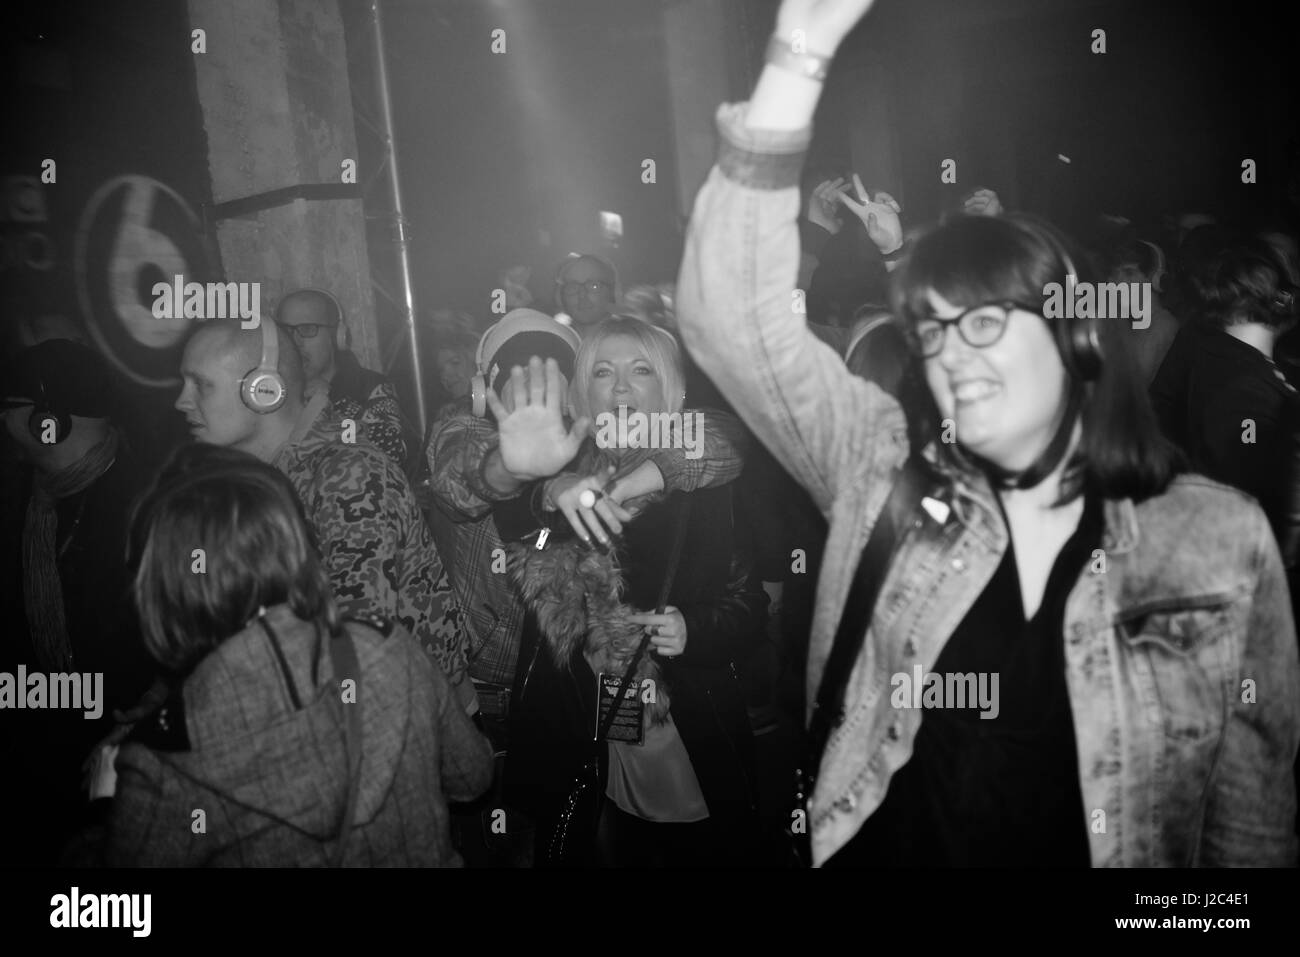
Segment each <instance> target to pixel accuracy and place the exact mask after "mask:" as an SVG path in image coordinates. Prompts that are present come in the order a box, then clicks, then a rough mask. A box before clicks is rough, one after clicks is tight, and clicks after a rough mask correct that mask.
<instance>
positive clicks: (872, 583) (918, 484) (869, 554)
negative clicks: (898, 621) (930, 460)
mask: <svg viewBox="0 0 1300 957" xmlns="http://www.w3.org/2000/svg"><path fill="white" fill-rule="evenodd" d="M926 485H927V483H926V481H925V474H924V471H923V466H922V464H921V462H920V461H919V460H918V459H917V457H916V456H915V455H913V456H912V457H910V458H909V459H908V460H907V462H906V463H905V464H904V466H903V468H902V470H901V471H900V472H899V473H898V477H897V478H896V479H895V480H894V487H893V488H892V489H890V492H889V498H888V499H887V500H886V501H885V507H884V508H883V509H882V510H881V513H880V517H879V518H877V519H876V524H875V527H874V528H872V530H871V537H870V538H869V539H868V540H867V544H866V547H864V548H863V549H862V556H861V558H859V560H858V568H857V572H856V573H855V574H854V578H853V584H852V585H851V586H850V587H849V596H848V599H847V601H846V602H845V605H844V612H843V614H842V615H841V616H840V623H839V626H838V628H837V629H836V631H835V640H834V642H833V643H832V644H831V653H830V655H829V657H828V658H827V659H826V668H825V670H824V671H823V672H822V680H821V685H820V688H819V689H818V692H817V700H816V702H815V703H814V705H813V712H812V717H811V720H810V721H809V725H808V751H807V756H806V758H805V766H804V767H803V768H802V769H801V772H800V775H799V777H800V785H801V787H800V790H801V791H802V796H803V797H804V798H805V799H806V798H809V797H811V796H812V785H813V783H814V782H815V781H816V778H817V770H818V768H819V767H820V765H821V758H822V752H823V751H824V750H825V749H826V742H827V740H828V739H829V738H830V733H831V731H832V730H833V729H834V728H835V726H836V725H838V724H839V722H840V721H841V720H842V719H843V716H844V692H845V690H846V689H847V688H848V683H849V677H850V676H851V675H852V673H853V664H854V662H855V661H857V658H858V653H859V652H860V651H861V650H862V645H863V642H865V641H866V637H867V629H868V628H869V627H870V625H871V616H872V613H873V612H874V610H875V606H876V599H877V597H878V596H879V594H880V588H881V585H882V584H884V581H885V575H886V573H887V572H888V571H889V565H890V559H891V557H892V556H893V552H894V547H895V546H896V545H897V544H898V542H899V540H900V539H901V538H902V535H903V531H904V529H905V528H906V526H907V522H908V520H909V519H910V518H911V517H912V516H913V515H914V514H915V512H916V507H917V505H919V504H920V502H921V499H922V498H923V497H924V495H925V490H926Z"/></svg>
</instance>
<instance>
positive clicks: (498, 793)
mask: <svg viewBox="0 0 1300 957" xmlns="http://www.w3.org/2000/svg"><path fill="white" fill-rule="evenodd" d="M870 6H871V0H823V2H822V3H820V4H818V5H815V6H814V5H812V4H809V3H807V2H805V0H784V2H783V3H782V5H781V10H780V12H779V13H778V19H777V24H776V30H775V36H774V40H773V44H772V45H771V47H770V48H769V55H768V63H767V65H766V67H765V69H764V71H763V73H762V75H761V77H760V78H759V80H758V82H757V85H756V87H755V90H754V92H753V95H752V97H751V99H750V100H749V101H748V102H747V103H741V104H728V105H724V106H722V107H721V108H720V109H719V112H718V131H719V134H720V144H721V145H720V150H719V155H718V159H717V163H716V165H715V166H714V168H713V170H712V171H711V173H710V175H709V177H708V180H707V181H706V183H705V184H704V186H703V188H702V189H701V191H700V193H699V195H698V197H697V199H696V203H695V208H694V215H693V217H692V221H691V225H690V230H689V233H688V236H687V239H686V243H685V248H684V251H683V255H682V260H681V265H680V271H679V275H678V277H677V281H676V282H675V283H671V282H658V283H645V284H642V285H637V286H633V287H630V288H628V289H624V288H623V285H622V282H621V280H620V277H619V275H618V272H617V270H616V268H615V267H614V265H613V263H611V262H610V261H609V260H608V259H606V258H603V257H602V256H600V255H596V254H581V255H572V256H570V257H569V258H566V259H565V260H564V261H563V262H561V263H559V264H558V266H557V268H556V272H555V275H554V283H553V291H552V293H553V294H552V301H551V302H550V303H549V305H551V306H553V308H552V309H550V310H549V311H544V308H543V307H544V306H546V305H548V304H547V303H546V302H545V297H535V296H534V295H533V294H532V293H531V292H530V291H529V289H528V288H527V283H526V279H527V277H526V275H524V274H521V272H520V271H519V270H507V271H506V272H505V273H503V283H504V288H505V289H506V290H507V294H508V295H507V302H508V306H509V308H508V311H507V312H506V313H505V315H504V316H502V317H501V318H500V319H499V320H498V321H496V322H495V323H494V324H492V325H491V326H489V327H487V328H481V327H480V326H479V324H478V323H477V322H476V320H475V319H474V317H472V316H468V315H466V314H464V313H457V312H454V311H450V310H443V311H438V312H436V313H435V314H434V316H433V320H434V321H433V334H432V335H431V336H430V337H429V343H428V344H429V346H430V356H431V357H432V359H433V361H432V362H430V363H428V364H427V368H426V369H425V373H426V375H427V377H428V380H429V383H428V384H429V385H430V387H431V391H432V392H435V393H437V394H438V395H439V396H440V399H439V401H438V402H436V403H435V407H434V408H433V409H432V410H431V411H432V412H433V413H434V414H433V415H432V416H431V424H430V427H429V429H428V431H427V434H426V435H424V436H420V435H418V434H415V433H414V432H413V431H412V429H411V427H410V425H409V423H410V421H412V420H413V417H412V416H409V415H407V414H405V413H404V411H403V409H402V408H401V404H400V402H399V400H398V396H397V393H396V391H395V390H394V388H393V386H392V384H391V383H390V382H389V381H388V379H386V378H385V376H384V375H383V374H381V373H379V372H375V371H372V370H368V369H366V368H364V367H362V365H361V364H360V363H359V362H358V360H357V358H356V356H355V355H354V354H353V353H352V352H351V351H350V339H349V336H350V333H349V330H348V323H347V320H346V317H345V316H344V312H343V309H342V307H341V306H340V304H339V302H338V300H337V299H336V298H335V296H334V295H332V294H331V293H330V292H329V291H328V290H326V289H319V288H304V289H298V290H295V291H293V292H291V293H289V294H288V295H286V296H284V297H283V298H282V299H281V300H280V301H279V302H278V303H277V304H276V308H275V311H274V315H273V316H272V315H268V316H265V317H263V321H262V322H261V323H260V324H259V325H258V326H257V328H252V329H246V328H243V325H242V324H241V323H240V322H239V321H238V320H221V319H214V320H208V321H204V322H201V323H198V324H197V325H196V328H195V329H194V330H193V331H192V333H191V334H190V337H189V339H188V341H187V343H186V346H185V349H184V353H183V357H182V360H181V365H180V368H179V370H178V372H179V375H180V377H181V380H182V382H183V386H182V389H181V391H180V393H179V396H178V397H177V398H176V400H175V408H176V410H177V411H178V412H179V413H180V414H181V415H183V416H184V418H185V420H186V423H187V424H188V426H189V429H190V432H191V435H192V438H193V442H191V443H188V444H185V445H183V446H182V447H180V448H178V449H176V450H175V451H174V453H173V454H172V455H171V456H170V457H169V458H168V459H167V461H166V462H165V463H163V464H162V466H161V467H160V468H158V469H156V470H149V469H147V468H145V466H144V465H143V464H142V463H140V462H139V461H138V460H137V459H136V458H135V457H134V455H133V454H132V450H131V448H130V446H129V442H127V441H126V440H125V438H124V430H123V428H122V423H120V422H114V421H113V420H112V418H111V414H110V411H109V410H110V408H111V404H110V403H109V401H108V399H107V397H108V396H109V394H110V393H111V381H110V376H109V373H108V370H107V369H106V367H105V365H104V363H103V361H102V360H101V358H100V357H99V355H98V354H97V353H96V352H95V351H94V350H93V349H91V348H90V347H88V346H85V345H82V344H79V343H75V342H71V341H67V340H48V341H46V342H42V343H40V344H38V345H36V346H34V347H31V348H28V349H27V350H25V351H24V352H22V353H20V354H18V355H16V356H14V357H13V358H12V361H11V364H10V367H9V370H8V372H7V373H6V376H5V379H4V389H3V391H4V411H3V415H4V418H5V432H6V436H7V440H8V445H9V447H10V448H11V449H12V450H14V451H16V453H17V455H16V458H17V460H18V461H20V462H21V463H22V468H21V469H19V470H17V471H15V472H14V473H13V475H14V477H13V478H12V479H7V480H6V481H7V482H9V484H10V485H11V486H12V491H13V492H14V494H13V495H6V500H7V501H9V502H12V503H14V504H15V506H17V507H16V508H9V509H6V512H5V516H4V521H5V528H6V535H5V539H4V540H5V542H6V558H5V562H6V565H5V572H4V579H3V580H4V585H3V588H4V592H3V595H4V597H3V601H4V603H5V605H6V607H5V609H4V612H3V614H4V616H5V618H4V620H6V621H7V622H9V623H11V626H12V625H16V626H17V627H10V628H9V636H8V637H7V638H6V642H5V655H4V661H3V662H2V664H3V670H4V671H6V672H8V673H10V674H19V673H20V672H19V669H20V668H25V669H26V671H27V672H30V673H35V672H43V673H48V674H50V675H55V674H63V673H67V674H72V673H91V672H99V673H102V674H103V675H104V688H105V698H104V702H103V705H104V706H103V709H102V715H98V716H96V717H95V719H94V720H87V718H90V717H91V715H90V714H89V713H86V714H85V715H83V714H82V713H81V712H80V711H76V712H66V713H65V712H57V711H55V712H52V711H48V710H41V708H40V707H39V706H32V707H31V708H30V709H28V710H22V709H17V710H6V711H5V712H4V713H3V714H2V715H0V721H3V722H4V725H5V730H6V732H8V733H7V745H6V747H7V749H8V751H7V753H6V758H7V762H6V766H7V767H9V768H11V769H17V770H16V773H13V774H11V783H10V784H9V785H8V786H7V787H6V788H4V789H3V790H4V794H5V797H4V806H5V810H6V811H8V812H9V814H8V816H7V817H6V818H5V819H6V820H8V821H10V822H14V828H13V829H14V831H15V835H14V838H13V841H12V842H10V845H9V846H10V847H11V849H16V853H17V854H19V855H20V859H19V860H18V861H17V863H24V864H49V863H55V862H63V863H71V864H77V865H97V864H108V865H182V866H200V865H236V866H240V865H242V866H252V865H311V866H318V865H348V866H377V865H397V866H430V865H432V866H437V865H458V864H462V863H466V862H468V863H470V864H486V865H515V866H520V865H523V866H528V865H532V866H538V867H548V866H549V867H574V866H580V867H581V866H602V867H607V866H613V867H625V866H633V867H635V866H695V867H709V866H745V867H780V866H799V865H803V864H812V865H814V866H830V867H846V866H848V867H853V866H918V865H919V866H972V865H974V866H1052V867H1089V866H1200V865H1206V866H1216V865H1247V866H1261V865H1273V866H1289V865H1294V864H1295V863H1296V861H1297V849H1298V847H1300V842H1298V839H1297V825H1298V823H1300V816H1298V815H1297V804H1296V789H1297V776H1296V772H1297V763H1296V759H1297V748H1298V747H1300V664H1298V661H1297V650H1298V649H1297V637H1296V630H1295V611H1294V608H1295V604H1294V602H1295V597H1296V596H1298V595H1300V591H1297V589H1300V581H1297V575H1298V574H1300V394H1298V393H1297V391H1296V388H1295V386H1294V385H1293V384H1292V383H1294V382H1296V381H1297V377H1298V376H1300V327H1298V326H1297V318H1298V317H1300V311H1298V309H1297V302H1296V290H1297V286H1300V253H1298V251H1297V245H1296V239H1295V236H1294V234H1293V233H1291V232H1289V231H1288V229H1287V228H1286V227H1285V226H1280V225H1279V224H1278V223H1277V222H1265V223H1228V222H1219V221H1217V220H1215V219H1213V218H1212V217H1208V216H1204V215H1199V214H1197V215H1193V214H1187V215H1185V216H1181V217H1176V218H1171V219H1170V220H1169V222H1168V223H1167V224H1165V228H1163V229H1158V228H1155V227H1154V226H1153V227H1150V228H1148V227H1144V226H1141V225H1139V224H1135V223H1133V222H1130V221H1129V220H1128V219H1126V218H1124V217H1123V216H1122V215H1117V214H1115V213H1114V212H1113V211H1102V210H1098V211H1097V214H1098V215H1097V216H1096V218H1095V220H1094V221H1093V222H1091V223H1088V224H1082V225H1081V226H1080V227H1079V228H1080V232H1079V236H1078V240H1076V239H1074V238H1072V237H1070V236H1068V235H1067V234H1066V233H1064V232H1062V231H1061V230H1060V229H1058V228H1057V227H1056V226H1054V225H1051V224H1049V223H1048V222H1047V221H1046V220H1044V219H1042V218H1039V217H1037V216H1035V215H1033V213H1032V211H1019V210H1008V209H1005V208H1003V203H1002V201H1001V199H1000V198H999V196H998V194H997V193H996V192H995V191H994V190H992V189H988V188H981V189H978V190H974V191H972V192H971V193H969V194H968V195H967V198H966V200H965V203H964V207H963V208H962V209H961V210H960V211H956V212H954V213H952V214H951V215H948V216H946V217H944V219H943V220H942V221H940V222H939V223H937V224H913V223H908V222H906V217H905V212H904V210H903V208H902V206H901V205H900V203H898V202H897V200H895V198H894V197H893V196H891V195H890V194H888V193H886V192H883V191H879V190H874V191H873V190H868V189H867V188H866V187H865V186H864V184H863V182H862V181H861V179H860V178H859V177H857V176H854V175H850V176H829V177H823V176H812V177H810V178H809V180H808V181H805V182H803V183H801V182H800V172H801V167H800V163H799V162H798V160H801V158H802V155H803V154H804V153H805V152H806V150H807V148H808V145H809V142H810V138H811V122H812V116H813V112H814V109H815V107H816V104H817V101H818V96H819V94H820V89H821V86H820V84H821V79H820V77H821V76H824V72H825V67H826V66H827V65H828V64H829V62H830V59H831V57H832V56H833V55H834V53H835V51H836V49H837V48H838V46H839V44H840V41H841V40H842V39H843V38H844V36H845V35H846V34H847V32H848V31H849V30H850V29H851V28H852V27H853V26H854V25H855V24H856V23H857V21H858V20H859V19H860V18H861V17H862V16H863V15H864V14H865V13H866V12H867V10H868V9H869V7H870ZM796 30H797V31H802V32H801V33H800V34H799V36H800V37H801V38H802V40H803V42H802V43H799V44H793V45H792V44H791V43H789V42H788V38H789V37H790V36H792V35H794V31H796ZM1103 213H1104V215H1103ZM524 272H526V270H525V271H524ZM1089 284H1091V285H1090V288H1092V289H1100V288H1102V287H1103V284H1110V285H1112V286H1113V287H1116V288H1117V287H1119V286H1121V285H1122V286H1123V287H1124V288H1125V289H1132V290H1133V291H1134V292H1133V296H1134V297H1135V298H1133V299H1125V300H1124V301H1125V302H1129V303H1130V304H1133V303H1136V302H1138V301H1144V302H1146V303H1147V307H1144V308H1139V309H1136V310H1129V311H1127V312H1125V314H1123V315H1108V314H1106V311H1105V309H1094V310H1091V311H1090V310H1087V309H1079V310H1072V311H1071V312H1070V313H1069V314H1068V315H1061V314H1060V313H1059V311H1054V310H1053V309H1051V308H1049V305H1048V299H1049V295H1050V294H1049V290H1050V289H1052V288H1054V287H1055V288H1056V289H1057V290H1058V291H1059V290H1060V289H1066V290H1073V289H1074V288H1076V287H1082V286H1087V285H1089ZM801 291H803V292H801ZM1139 292H1141V294H1142V295H1144V296H1149V297H1150V298H1149V300H1139V298H1137V297H1138V295H1139ZM804 293H806V295H805V294H804ZM1101 299H1102V297H1101V296H1100V295H1099V296H1098V298H1097V301H1098V302H1100V301H1101ZM1111 301H1115V300H1114V299H1112V300H1111ZM636 416H641V417H645V418H651V417H657V418H655V421H663V422H665V423H668V425H666V426H665V430H664V431H663V432H662V433H658V434H659V441H655V442H647V441H638V440H637V439H636V438H635V437H633V436H631V435H629V434H626V433H625V432H624V431H618V432H617V433H616V437H615V438H613V439H611V438H610V431H609V429H608V426H609V424H610V423H611V422H614V421H623V422H626V421H627V420H628V419H629V418H630V417H636ZM696 422H698V423H699V429H698V434H694V435H693V434H688V433H690V432H691V429H692V427H693V425H694V423H696ZM692 439H697V440H698V441H692ZM140 489H146V491H145V492H143V493H140V492H139V490H140ZM954 678H955V679H957V680H956V681H954V680H953V679H954ZM931 679H933V680H931ZM909 682H913V683H914V684H909ZM963 682H965V684H964V685H963ZM955 687H956V688H962V687H964V688H965V689H967V690H968V691H969V694H968V695H967V694H963V695H962V696H961V701H960V703H956V702H955V701H954V700H953V697H952V691H953V689H954V688H955ZM976 688H978V689H979V691H978V694H976V690H975V689H976ZM986 690H989V691H991V695H986V694H985V691H986ZM16 693H17V694H18V695H25V694H26V691H25V690H24V689H22V688H18V689H17V691H16ZM5 707H6V709H11V708H14V707H15V705H14V704H12V703H10V704H6V705H5Z"/></svg>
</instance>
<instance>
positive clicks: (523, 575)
mask: <svg viewBox="0 0 1300 957" xmlns="http://www.w3.org/2000/svg"><path fill="white" fill-rule="evenodd" d="M508 550H509V561H508V567H509V569H510V575H511V577H512V578H513V579H514V582H515V584H516V585H518V586H519V590H520V592H521V593H522V594H523V597H524V602H525V603H526V604H527V606H528V608H529V610H531V611H532V612H533V614H534V615H535V616H536V617H537V624H538V627H539V628H540V629H541V633H542V637H543V638H544V639H545V641H546V648H547V651H548V652H549V653H550V655H551V659H552V660H553V661H554V662H555V664H556V666H557V667H559V668H568V667H569V664H570V660H571V659H572V657H573V654H574V652H575V651H581V652H582V653H583V654H584V655H586V656H587V658H588V660H589V661H590V662H591V665H592V667H593V669H595V670H596V671H601V672H605V673H607V674H617V675H620V676H621V675H622V674H623V673H624V672H625V671H626V670H627V666H628V663H629V662H630V661H631V659H632V655H633V654H635V653H636V649H637V645H638V644H640V642H641V638H642V635H643V630H642V627H641V626H640V625H636V624H633V623H631V622H629V621H628V616H629V615H634V614H636V613H637V612H636V609H634V608H632V607H631V606H629V605H627V604H625V603H624V602H623V601H622V596H623V590H624V582H623V576H622V572H621V570H620V568H619V566H618V558H617V556H616V555H615V554H614V553H613V552H609V553H606V552H602V551H600V550H599V549H595V548H588V547H587V546H585V545H583V544H582V543H581V542H580V541H578V540H577V539H572V540H569V541H564V542H558V543H556V544H554V545H552V546H550V547H549V548H546V549H544V550H542V551H540V552H539V551H538V550H537V549H535V548H529V547H528V546H526V545H521V544H519V543H513V544H511V545H510V546H508ZM647 679H648V680H650V681H653V682H654V685H653V687H654V689H655V691H654V701H653V702H652V703H651V704H650V706H649V707H648V708H647V709H646V710H647V713H648V714H649V715H650V720H651V721H652V722H653V723H655V724H663V723H664V722H665V721H667V720H668V704H669V700H668V697H669V696H668V688H667V687H666V686H665V684H664V680H663V672H662V669H661V668H660V667H659V665H658V663H656V662H655V660H654V659H653V658H652V657H651V656H650V653H649V652H648V651H647V652H646V654H644V655H642V656H641V660H640V662H638V663H637V669H636V673H635V675H634V676H633V684H634V686H636V687H639V686H641V684H642V683H643V682H644V681H646V680H647Z"/></svg>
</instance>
